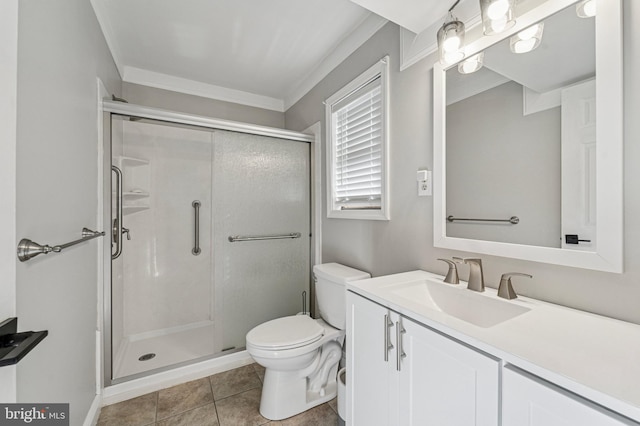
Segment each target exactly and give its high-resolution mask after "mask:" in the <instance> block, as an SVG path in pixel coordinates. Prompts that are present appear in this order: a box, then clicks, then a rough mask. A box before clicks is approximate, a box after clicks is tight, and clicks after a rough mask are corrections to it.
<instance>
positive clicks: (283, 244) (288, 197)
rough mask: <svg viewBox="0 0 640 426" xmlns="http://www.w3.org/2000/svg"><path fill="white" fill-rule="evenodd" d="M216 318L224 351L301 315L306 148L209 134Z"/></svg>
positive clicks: (305, 273) (305, 270)
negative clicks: (260, 328) (266, 325)
mask: <svg viewBox="0 0 640 426" xmlns="http://www.w3.org/2000/svg"><path fill="white" fill-rule="evenodd" d="M214 142H215V143H214V155H213V158H214V167H213V188H214V190H213V201H214V235H215V239H214V251H215V252H216V256H215V274H216V279H215V283H216V284H215V285H216V294H217V295H218V297H217V298H216V301H217V304H216V311H217V312H222V315H221V317H222V319H223V322H222V327H221V328H220V329H219V337H220V338H222V341H223V348H230V347H236V348H239V347H244V346H245V335H246V333H247V332H248V331H249V330H250V329H251V328H253V327H255V326H256V325H258V324H260V323H262V322H265V321H267V320H270V319H273V318H277V317H281V316H285V315H293V314H295V313H297V312H299V311H300V310H301V309H302V298H301V294H302V291H303V290H307V293H308V289H309V276H310V273H309V267H310V266H309V244H310V241H309V226H310V195H309V193H310V182H309V176H310V175H309V167H310V165H309V152H310V150H309V144H308V143H304V142H294V141H289V140H283V139H276V138H270V137H265V136H256V135H247V134H239V133H233V132H224V131H217V132H215V134H214ZM292 232H299V233H301V238H297V239H281V240H265V241H247V242H229V240H228V237H229V236H231V235H243V236H263V235H276V234H289V233H292Z"/></svg>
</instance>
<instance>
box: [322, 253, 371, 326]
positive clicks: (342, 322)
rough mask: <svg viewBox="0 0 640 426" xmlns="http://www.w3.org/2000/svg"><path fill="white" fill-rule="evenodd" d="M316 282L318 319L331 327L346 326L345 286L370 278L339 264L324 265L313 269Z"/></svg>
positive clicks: (363, 273)
mask: <svg viewBox="0 0 640 426" xmlns="http://www.w3.org/2000/svg"><path fill="white" fill-rule="evenodd" d="M313 275H314V277H315V280H316V298H317V299H318V308H319V310H320V317H321V318H322V319H323V320H325V321H326V322H327V323H329V324H331V325H332V326H333V327H335V328H337V329H340V330H344V329H345V326H346V320H347V317H346V303H347V302H346V291H347V290H346V284H347V283H348V282H349V281H355V280H363V279H365V278H370V277H371V275H370V274H369V273H368V272H363V271H359V270H357V269H353V268H350V267H348V266H344V265H341V264H339V263H324V264H322V265H315V266H314V267H313Z"/></svg>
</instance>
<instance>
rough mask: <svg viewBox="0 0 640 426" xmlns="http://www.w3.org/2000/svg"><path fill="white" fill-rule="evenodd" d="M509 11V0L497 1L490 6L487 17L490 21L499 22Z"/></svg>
mask: <svg viewBox="0 0 640 426" xmlns="http://www.w3.org/2000/svg"><path fill="white" fill-rule="evenodd" d="M508 11H509V2H508V1H507V0H496V1H494V2H493V3H491V4H490V5H489V8H488V9H487V16H488V17H489V19H492V20H497V19H500V18H502V17H503V16H505V15H506V14H507V12H508Z"/></svg>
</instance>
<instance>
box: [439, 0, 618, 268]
mask: <svg viewBox="0 0 640 426" xmlns="http://www.w3.org/2000/svg"><path fill="white" fill-rule="evenodd" d="M524 4H525V2H522V5H523V6H524ZM526 4H530V5H531V8H530V9H528V10H526V11H524V10H523V11H522V12H521V14H520V15H518V16H516V21H517V22H516V24H515V26H514V27H513V28H512V29H511V30H508V31H506V32H505V33H503V34H501V35H500V36H492V37H488V36H479V37H477V38H474V39H472V40H471V41H470V42H469V43H468V44H467V46H466V48H465V53H466V55H467V58H471V57H473V56H475V55H476V54H478V53H479V52H483V51H484V58H483V61H482V62H483V63H484V65H483V66H482V67H480V70H479V71H478V72H477V73H475V74H470V75H467V76H462V75H460V74H459V72H458V68H462V69H463V70H464V71H470V70H472V69H474V68H478V67H477V66H476V65H478V64H476V65H472V64H468V66H460V67H459V66H458V65H459V64H452V66H451V70H447V69H446V67H444V66H443V65H441V64H440V63H435V64H434V71H433V101H434V104H433V123H434V126H433V129H434V130H433V136H434V144H433V155H434V163H433V170H434V173H433V176H434V185H433V196H434V198H433V205H434V213H433V219H434V220H433V235H434V238H433V244H434V247H439V248H446V249H452V250H459V251H464V252H468V253H474V254H476V255H477V254H488V255H493V256H502V257H508V258H515V259H523V260H528V261H535V262H543V263H549V264H556V265H565V266H571V267H578V268H586V269H594V270H599V271H609V272H618V273H620V272H622V271H623V231H624V221H623V214H624V211H623V199H624V197H623V184H622V183H623V157H622V154H623V132H622V129H623V126H622V122H623V108H622V105H623V96H622V89H623V81H622V63H623V62H622V0H606V1H599V2H598V10H597V14H596V16H595V17H591V18H586V19H583V20H582V21H580V20H578V19H577V18H576V17H575V16H576V15H577V13H576V11H577V10H576V5H577V4H578V5H579V4H581V3H579V2H577V1H576V0H553V1H551V0H544V1H543V0H540V1H538V2H537V3H536V4H533V3H529V2H527V3H526ZM564 9H566V10H564ZM563 10H564V11H563ZM564 14H566V15H567V18H570V19H572V20H573V22H572V23H571V24H569V23H565V22H561V23H560V24H555V23H554V21H556V20H561V19H562V17H563V15H564ZM594 20H595V25H594V22H593V21H594ZM539 22H542V23H544V28H543V29H542V31H541V33H542V40H541V43H540V44H539V45H538V46H537V47H536V44H537V42H536V41H533V42H531V41H529V42H528V44H526V45H521V46H517V47H516V46H515V42H513V43H512V42H511V40H512V39H513V38H514V37H515V36H516V35H517V34H519V33H520V34H521V33H522V31H523V30H527V29H528V28H531V27H532V26H533V25H534V24H537V23H539ZM572 25H578V26H588V28H585V31H587V33H588V35H585V34H587V33H582V30H578V29H577V28H578V27H572ZM594 26H595V48H594V45H593V40H594ZM472 31H473V28H472ZM531 33H534V31H531ZM535 33H538V35H539V32H537V31H536V32H535ZM579 33H580V34H582V35H578V34H579ZM554 34H555V36H554ZM558 34H560V36H561V37H559V38H557V37H556V36H557V35H558ZM574 36H577V38H576V37H574ZM571 37H574V38H571ZM522 38H526V37H521V39H522ZM501 40H502V41H501ZM558 43H559V44H558ZM512 47H513V49H514V50H517V51H520V50H526V49H525V48H533V50H532V51H530V52H528V53H520V54H517V53H513V52H512V50H511V48H512ZM594 63H595V70H596V71H595V72H594V71H593V70H594V66H593V64H594ZM596 74H597V84H596V78H595V75H596ZM594 88H595V95H594ZM465 104H467V105H466V106H465ZM574 105H578V106H579V108H576V107H575V106H574ZM596 110H597V126H596V125H595V118H596ZM456 114H457V115H458V117H457V118H456V117H455V116H456ZM448 116H449V117H448ZM481 116H482V118H481ZM518 122H525V124H522V125H523V126H525V127H519V126H520V124H519V125H518V126H516V123H518ZM576 129H578V131H577V130H576ZM483 134H484V135H483ZM572 138H573V140H572V141H570V140H571V139H572ZM569 141H570V142H569ZM596 141H597V143H596ZM572 150H573V152H572ZM576 159H577V160H576ZM596 163H597V173H596ZM456 167H457V171H456V170H450V169H455V168H456ZM572 206H574V207H572ZM571 208H574V210H575V211H574V213H573V214H568V213H567V212H568V211H569V210H570V209H571ZM458 209H460V211H458ZM450 215H451V216H454V217H457V218H462V219H500V220H507V219H510V218H511V217H516V216H517V217H518V220H514V222H518V224H515V225H514V224H511V223H509V222H481V221H477V220H476V221H454V222H448V221H447V217H448V216H450ZM485 215H486V216H485ZM489 215H491V216H489ZM596 224H597V226H596ZM578 225H579V226H578ZM527 227H529V229H528V230H527ZM482 232H484V233H482ZM565 234H566V235H565ZM567 236H569V237H567ZM567 238H568V239H569V241H570V242H572V243H574V244H571V245H569V244H566V242H565V241H566V239H567ZM579 240H591V241H590V242H587V241H579ZM576 242H577V243H579V244H575V243H576Z"/></svg>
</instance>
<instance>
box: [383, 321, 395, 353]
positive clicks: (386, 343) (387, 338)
mask: <svg viewBox="0 0 640 426" xmlns="http://www.w3.org/2000/svg"><path fill="white" fill-rule="evenodd" d="M391 327H393V321H391V318H389V314H386V315H385V316H384V360H385V362H387V361H389V351H390V350H391V349H393V344H392V343H391V335H390V334H391V333H390V330H389V328H391Z"/></svg>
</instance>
